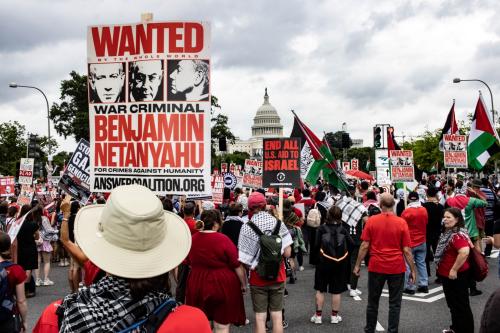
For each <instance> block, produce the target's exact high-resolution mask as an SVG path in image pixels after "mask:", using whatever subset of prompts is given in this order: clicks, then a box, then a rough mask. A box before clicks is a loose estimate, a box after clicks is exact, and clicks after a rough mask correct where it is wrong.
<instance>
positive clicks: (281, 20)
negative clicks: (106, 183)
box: [0, 0, 500, 150]
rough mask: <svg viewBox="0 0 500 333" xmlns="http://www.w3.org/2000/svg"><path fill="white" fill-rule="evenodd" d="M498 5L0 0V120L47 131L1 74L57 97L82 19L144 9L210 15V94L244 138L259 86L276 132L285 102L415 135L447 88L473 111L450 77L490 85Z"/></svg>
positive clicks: (468, 87)
mask: <svg viewBox="0 0 500 333" xmlns="http://www.w3.org/2000/svg"><path fill="white" fill-rule="evenodd" d="M354 4H355V5H354ZM499 11H500V2H499V1H495V0H481V1H466V0H447V1H446V0H444V1H438V0H432V1H404V0H401V1H400V0H392V1H371V0H358V1H356V2H352V1H334V0H331V1H313V0H311V1H299V0H281V1H230V0H221V1H208V0H205V1H189V0H181V1H173V0H169V1H140V2H139V1H124V0H122V1H118V0H116V1H54V0H51V1H40V0H38V1H35V0H32V1H29V0H23V1H17V0H16V1H9V0H2V1H1V2H0V31H1V34H0V64H1V66H2V69H1V70H0V121H2V122H5V121H9V120H18V121H19V122H21V123H22V124H24V125H26V127H27V129H28V130H29V131H30V132H35V133H39V134H46V131H47V125H46V118H45V117H46V108H45V104H44V100H43V97H42V96H41V95H40V94H39V93H38V92H36V91H34V90H31V89H10V88H9V87H8V83H9V82H17V83H19V84H26V85H34V86H37V87H39V88H41V89H42V90H43V91H45V92H46V94H47V96H48V99H49V103H50V104H52V103H53V102H58V99H59V85H60V81H61V80H64V79H67V78H68V77H69V76H68V73H69V72H70V71H72V70H76V71H77V72H80V73H84V72H85V71H86V69H85V64H86V41H85V38H86V28H87V26H88V25H97V24H119V23H134V22H138V21H140V14H141V13H144V12H152V13H154V20H155V21H168V20H204V21H211V22H212V77H211V84H212V93H213V94H214V95H216V96H217V97H218V98H219V101H220V104H221V105H222V110H223V111H224V112H225V113H226V114H227V115H228V116H229V119H230V120H229V124H230V127H231V129H232V130H233V132H234V133H236V134H237V135H239V136H240V137H241V138H243V139H246V138H248V137H250V135H251V131H250V126H251V125H252V119H253V116H254V114H255V112H256V110H257V108H258V107H259V106H260V105H261V104H262V101H263V94H264V88H265V87H268V89H269V95H270V101H271V103H272V104H273V105H274V106H275V107H276V108H277V110H278V112H279V115H280V116H281V118H282V123H283V125H284V126H285V133H286V134H288V133H289V132H290V130H291V126H292V124H293V117H292V115H291V113H290V111H289V110H290V109H294V110H296V112H297V114H298V115H299V116H300V117H301V119H302V120H303V121H304V122H305V123H306V124H307V125H309V126H310V127H311V128H312V129H313V130H314V131H315V132H316V133H317V134H320V133H322V132H323V131H336V130H340V128H341V124H342V123H343V122H346V123H347V128H348V130H349V131H350V132H351V136H352V137H354V138H362V139H364V140H365V145H371V144H372V138H371V135H372V127H373V125H375V124H376V123H390V124H392V125H393V126H395V129H396V134H397V135H398V134H399V135H401V134H402V133H404V134H405V135H418V134H421V133H422V132H423V131H424V130H425V129H431V130H432V129H435V128H438V127H441V126H442V125H443V123H444V121H445V118H446V114H447V112H448V111H449V108H450V106H451V104H452V100H453V99H456V111H457V117H458V118H459V119H465V116H466V114H467V113H468V112H472V111H473V110H474V107H475V103H476V101H477V96H478V90H479V89H485V88H483V87H481V85H480V84H479V83H474V82H464V83H460V84H453V83H452V80H453V78H454V77H461V78H480V79H482V80H484V81H486V82H488V83H489V84H490V87H491V89H492V91H493V94H497V95H496V96H500V94H498V92H500V83H499V82H498V79H499V78H500V20H498V16H499V14H500V13H499ZM484 93H485V101H486V102H487V104H488V106H489V95H488V92H487V91H484ZM497 103H500V99H498V102H497ZM498 105H500V104H498ZM497 108H498V107H497ZM58 141H59V143H60V146H61V148H63V149H65V150H72V149H73V148H74V146H75V142H74V140H73V139H71V138H68V139H67V140H64V139H63V138H61V137H59V138H58Z"/></svg>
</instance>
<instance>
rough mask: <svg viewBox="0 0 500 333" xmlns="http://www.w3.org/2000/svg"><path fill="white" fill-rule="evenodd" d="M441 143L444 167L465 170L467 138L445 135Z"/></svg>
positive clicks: (464, 136)
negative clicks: (442, 143) (442, 145)
mask: <svg viewBox="0 0 500 333" xmlns="http://www.w3.org/2000/svg"><path fill="white" fill-rule="evenodd" d="M443 141H444V167H445V168H464V169H467V136H466V135H458V134H445V135H444V136H443Z"/></svg>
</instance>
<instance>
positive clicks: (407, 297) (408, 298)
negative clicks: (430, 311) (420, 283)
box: [382, 293, 444, 303]
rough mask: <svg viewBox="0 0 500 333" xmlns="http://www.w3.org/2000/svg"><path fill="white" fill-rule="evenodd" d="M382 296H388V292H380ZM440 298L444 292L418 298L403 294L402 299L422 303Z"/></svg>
mask: <svg viewBox="0 0 500 333" xmlns="http://www.w3.org/2000/svg"><path fill="white" fill-rule="evenodd" d="M382 297H389V294H382ZM441 298H444V293H443V294H438V295H436V296H433V297H429V298H418V297H410V296H403V299H404V300H407V301H416V302H422V303H432V302H435V301H437V300H440V299H441Z"/></svg>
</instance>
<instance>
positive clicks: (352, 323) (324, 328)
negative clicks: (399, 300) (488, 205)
mask: <svg viewBox="0 0 500 333" xmlns="http://www.w3.org/2000/svg"><path fill="white" fill-rule="evenodd" d="M307 259H308V258H307V257H306V258H305V261H306V262H307ZM488 261H489V264H490V274H489V276H488V277H487V279H486V280H485V281H483V282H481V283H479V284H478V288H479V289H480V290H482V291H483V295H480V296H475V297H471V307H472V311H473V314H474V319H475V323H476V324H475V327H476V331H478V329H477V328H478V327H479V326H478V325H479V320H480V318H481V314H482V312H483V309H484V305H485V303H486V301H487V299H488V297H489V295H490V294H491V293H492V292H493V291H494V290H495V289H496V288H498V287H500V280H499V278H498V276H497V272H498V259H488ZM50 278H51V279H52V280H53V281H54V282H55V285H54V286H50V287H39V288H38V289H37V295H36V297H34V298H30V299H29V300H28V302H29V314H28V322H29V326H28V327H29V329H31V328H32V327H33V326H34V324H35V323H36V320H37V319H38V317H39V315H40V313H41V312H42V310H43V309H44V308H45V307H46V306H47V305H48V304H49V303H50V302H52V301H53V300H56V299H59V298H61V297H63V296H64V295H66V294H67V293H68V292H69V287H68V282H67V268H66V267H57V266H55V267H53V269H52V272H51V275H50ZM313 280H314V268H313V267H312V266H309V265H306V266H305V270H304V271H303V272H298V280H297V283H296V284H291V285H288V286H287V289H288V291H289V293H290V294H289V296H288V297H287V298H286V299H285V310H286V314H285V315H286V320H287V321H288V323H289V327H288V329H286V332H288V333H291V332H301V333H302V332H331V331H335V332H362V331H363V327H364V324H365V313H366V300H365V299H366V285H367V272H366V269H365V268H363V270H362V273H361V279H360V283H359V289H361V291H362V292H363V294H362V295H361V296H360V300H354V299H353V298H351V297H349V295H348V293H345V294H344V295H343V296H342V305H341V310H340V315H341V316H342V319H343V321H342V322H341V323H340V324H330V322H329V313H330V311H331V307H330V306H331V305H330V304H329V303H327V302H325V308H324V309H323V324H321V325H315V324H312V323H310V322H309V318H310V317H311V316H312V314H313V312H314V310H315V309H314V290H313V283H314V281H313ZM430 281H431V282H432V283H431V284H430V286H429V289H430V291H431V292H430V293H429V294H428V295H423V294H422V295H416V296H413V297H406V296H405V297H404V299H403V304H402V310H401V321H400V326H399V327H400V332H403V333H407V332H408V333H412V332H418V333H427V332H429V333H431V332H441V331H442V329H443V328H446V327H448V326H449V324H450V320H451V319H450V313H449V310H448V307H447V306H446V301H445V299H444V294H443V292H442V290H440V285H437V284H434V277H431V278H430ZM245 307H246V310H247V316H248V318H249V319H250V321H251V323H250V324H249V325H247V326H245V327H239V328H232V329H231V331H233V332H252V322H253V312H252V308H251V300H250V297H249V295H247V296H245ZM387 311H388V302H387V298H386V297H382V298H381V301H380V309H379V318H378V319H379V322H380V324H381V326H382V328H384V329H386V328H387Z"/></svg>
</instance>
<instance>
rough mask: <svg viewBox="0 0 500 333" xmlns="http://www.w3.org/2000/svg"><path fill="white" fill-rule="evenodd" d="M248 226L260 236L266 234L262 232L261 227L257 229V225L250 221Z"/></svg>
mask: <svg viewBox="0 0 500 333" xmlns="http://www.w3.org/2000/svg"><path fill="white" fill-rule="evenodd" d="M247 225H248V226H249V227H250V228H251V229H252V230H253V231H254V232H255V233H256V234H257V235H259V237H260V236H262V235H263V234H264V233H263V232H262V230H260V229H259V227H257V226H256V225H255V223H253V222H252V221H248V223H247Z"/></svg>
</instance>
